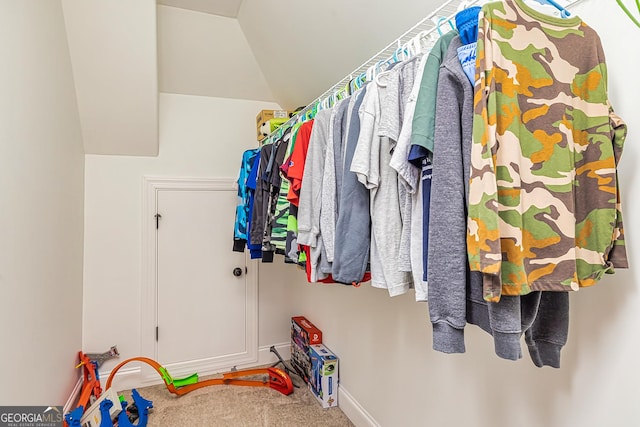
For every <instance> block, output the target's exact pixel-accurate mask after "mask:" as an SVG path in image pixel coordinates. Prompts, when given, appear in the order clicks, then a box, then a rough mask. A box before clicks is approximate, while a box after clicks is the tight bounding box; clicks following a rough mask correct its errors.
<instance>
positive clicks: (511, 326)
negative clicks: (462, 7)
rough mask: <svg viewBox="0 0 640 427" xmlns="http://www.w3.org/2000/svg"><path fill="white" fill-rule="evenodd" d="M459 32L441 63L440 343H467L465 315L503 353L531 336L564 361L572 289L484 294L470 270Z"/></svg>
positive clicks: (547, 359) (467, 143)
mask: <svg viewBox="0 0 640 427" xmlns="http://www.w3.org/2000/svg"><path fill="white" fill-rule="evenodd" d="M461 45H462V44H461V42H460V38H459V37H455V38H454V39H453V40H452V42H451V45H450V46H449V50H448V52H447V55H446V57H445V60H444V62H443V63H442V66H441V68H440V76H439V79H438V98H437V104H436V129H435V139H434V150H433V151H434V152H433V177H432V183H431V206H430V211H429V212H430V214H429V248H428V265H430V266H433V268H429V269H428V283H429V287H428V296H429V315H430V318H431V322H432V324H433V348H434V349H435V350H437V351H442V352H445V353H462V352H464V351H465V345H464V327H465V324H466V322H467V321H468V322H469V323H472V324H476V325H478V326H479V327H481V328H482V329H483V330H485V331H487V332H488V333H490V334H492V335H493V338H494V343H495V351H496V354H497V355H498V356H499V357H502V358H505V359H510V360H516V359H519V358H520V357H522V351H521V349H520V338H521V336H522V333H525V340H526V342H527V345H528V347H529V352H530V355H531V357H532V359H533V361H534V363H535V364H536V366H543V365H550V366H554V367H558V366H559V364H560V349H561V347H562V346H563V345H564V344H565V343H566V338H567V331H568V312H569V300H568V295H567V294H566V293H562V292H551V293H548V292H545V293H541V292H533V293H531V294H529V295H525V296H522V297H520V296H516V297H503V298H502V299H501V300H500V302H499V303H490V304H488V303H487V302H486V301H484V299H483V292H482V287H483V279H484V280H490V278H488V277H487V278H483V276H482V274H481V273H479V272H470V271H469V268H468V260H467V250H466V218H467V203H468V183H469V171H470V164H471V133H472V129H473V87H472V86H471V84H470V82H469V80H468V78H467V77H466V74H465V73H464V70H463V69H462V66H461V65H460V61H459V59H458V54H457V49H458V47H460V46H461Z"/></svg>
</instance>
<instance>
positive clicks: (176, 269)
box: [141, 177, 258, 382]
mask: <svg viewBox="0 0 640 427" xmlns="http://www.w3.org/2000/svg"><path fill="white" fill-rule="evenodd" d="M236 191H237V190H236V183H235V182H234V181H233V180H231V179H199V178H197V179H182V178H175V179H174V178H150V177H145V178H144V195H145V199H146V200H145V205H144V208H143V221H144V223H143V234H144V236H143V239H144V240H143V241H144V242H145V244H146V248H145V250H144V255H143V256H144V258H145V259H144V261H145V273H146V274H145V276H146V277H145V278H144V280H143V289H142V292H143V294H142V325H141V330H142V350H143V354H145V355H148V356H149V357H152V358H154V359H155V360H157V361H158V362H159V363H160V364H162V365H163V366H164V367H166V368H167V370H168V371H169V373H170V374H171V375H172V376H173V377H176V378H179V377H182V376H187V375H190V374H193V373H195V372H197V373H198V374H201V375H204V374H207V373H213V372H219V371H223V370H229V369H230V368H232V367H233V366H236V365H243V364H248V363H254V362H257V359H258V303H257V301H258V298H257V275H256V274H255V272H251V271H249V272H248V273H246V274H245V272H246V265H247V260H246V257H245V254H243V253H238V252H232V251H231V247H232V244H233V242H232V238H233V223H234V216H235V206H236V204H237V193H236ZM156 214H159V215H160V216H159V217H158V218H157V219H156V217H155V216H156ZM235 268H240V269H241V271H242V274H241V276H240V277H236V276H234V274H233V270H234V269H235ZM153 380H156V382H157V375H156V374H155V373H153V374H150V375H149V377H145V378H144V379H143V381H145V382H146V381H153Z"/></svg>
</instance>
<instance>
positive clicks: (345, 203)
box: [332, 83, 371, 285]
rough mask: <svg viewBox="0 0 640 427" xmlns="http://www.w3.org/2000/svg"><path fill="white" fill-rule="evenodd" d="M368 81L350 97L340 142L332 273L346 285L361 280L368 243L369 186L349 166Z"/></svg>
mask: <svg viewBox="0 0 640 427" xmlns="http://www.w3.org/2000/svg"><path fill="white" fill-rule="evenodd" d="M370 84H371V83H368V84H366V85H365V86H364V87H363V88H362V89H361V90H359V91H358V92H357V93H356V94H354V95H352V96H351V97H350V99H349V105H348V107H347V118H346V122H347V127H346V129H345V133H344V134H345V136H346V139H345V141H344V143H343V146H344V155H343V159H342V162H341V163H342V185H341V186H340V190H339V192H338V194H339V201H338V206H339V211H338V218H337V220H336V236H340V239H341V243H340V244H339V245H336V247H335V252H334V258H333V268H332V274H333V277H334V279H335V280H336V282H339V283H344V284H349V285H350V284H356V283H360V282H362V281H365V279H364V275H365V272H366V270H367V264H368V261H369V248H370V245H371V214H370V211H369V208H370V194H369V190H368V189H367V188H366V187H365V186H364V185H362V184H361V183H360V182H359V181H358V177H357V175H356V174H355V173H354V172H352V171H351V170H350V168H351V163H352V161H353V156H354V153H355V150H356V146H357V144H358V136H359V135H360V116H359V114H358V111H359V110H360V106H361V105H362V101H363V99H364V97H365V94H366V92H367V88H368V87H369V85H370Z"/></svg>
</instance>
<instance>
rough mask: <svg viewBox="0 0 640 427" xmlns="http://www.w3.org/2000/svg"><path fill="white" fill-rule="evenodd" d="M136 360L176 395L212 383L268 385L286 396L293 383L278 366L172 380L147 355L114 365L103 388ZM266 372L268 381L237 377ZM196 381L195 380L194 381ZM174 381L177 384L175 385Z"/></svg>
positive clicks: (290, 391)
mask: <svg viewBox="0 0 640 427" xmlns="http://www.w3.org/2000/svg"><path fill="white" fill-rule="evenodd" d="M133 361H138V362H144V363H146V364H147V365H149V366H151V367H152V368H153V369H155V370H156V372H157V373H158V374H160V376H161V377H162V379H163V380H164V383H165V385H166V387H167V390H169V392H171V393H173V394H176V395H178V396H182V395H185V394H187V393H190V392H192V391H194V390H197V389H199V388H202V387H208V386H212V385H223V384H227V385H241V386H250V387H269V388H272V389H274V390H277V391H279V392H280V393H282V394H284V395H286V396H288V395H290V394H291V393H293V383H292V382H291V378H290V377H289V375H288V374H287V373H286V372H285V371H283V370H282V369H279V368H266V369H265V368H258V369H246V370H242V371H234V372H227V373H226V374H223V377H222V378H212V379H209V380H204V381H198V380H197V376H195V375H194V376H192V377H190V378H192V380H191V381H190V380H174V379H173V378H171V376H170V375H169V372H167V370H166V369H165V368H164V367H163V366H162V365H160V364H159V363H158V362H156V361H155V360H153V359H149V358H148V357H132V358H131V359H127V360H125V361H123V362H122V363H120V364H119V365H118V366H116V367H115V368H114V369H113V370H112V371H111V374H110V375H109V379H107V384H106V385H105V390H106V389H109V387H111V381H112V380H113V377H114V375H115V374H116V372H118V370H119V369H120V368H122V367H123V366H124V365H126V364H127V363H129V362H133ZM264 374H267V375H268V376H269V380H268V381H266V380H265V381H255V380H243V379H239V377H246V376H249V375H264ZM194 381H196V382H194ZM176 383H177V384H178V385H176ZM180 383H184V384H185V385H180Z"/></svg>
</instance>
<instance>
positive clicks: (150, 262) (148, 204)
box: [140, 175, 258, 383]
mask: <svg viewBox="0 0 640 427" xmlns="http://www.w3.org/2000/svg"><path fill="white" fill-rule="evenodd" d="M142 178H143V179H142V187H143V188H142V195H143V206H142V219H141V220H142V236H141V237H142V263H141V265H142V272H141V275H142V278H141V279H142V286H141V289H140V303H141V307H140V308H141V311H140V313H141V316H140V340H141V342H140V349H141V353H142V355H144V356H146V357H149V358H152V359H154V360H157V356H158V352H157V343H156V340H155V327H156V324H157V323H156V322H157V306H158V299H157V279H158V277H157V271H158V270H157V267H158V266H157V243H158V241H157V234H156V228H155V227H156V224H155V218H154V215H155V213H156V212H157V206H158V192H159V191H163V190H173V191H232V190H236V189H237V183H236V180H235V179H233V178H200V177H161V176H146V175H145V176H143V177H142ZM231 226H232V224H229V227H231ZM229 235H231V233H229ZM231 244H232V242H231V241H229V248H230V249H229V250H231V246H232V245H231ZM245 265H246V266H247V267H248V272H247V274H246V276H245V280H246V286H247V293H246V300H245V304H246V306H245V313H246V318H245V339H246V342H245V351H244V352H241V353H236V354H233V355H230V356H228V357H227V356H219V357H215V358H211V359H205V360H197V361H186V362H184V363H176V364H171V365H167V366H165V367H167V368H170V373H171V374H172V375H173V376H175V377H180V376H183V375H190V374H192V373H194V372H195V371H197V372H198V374H200V375H207V374H210V373H215V372H220V371H222V370H228V369H229V368H230V367H232V366H235V365H247V364H251V363H257V361H258V274H257V268H251V267H252V264H251V263H250V262H249V260H248V259H247V256H246V255H245ZM158 362H159V363H162V361H158ZM156 377H157V375H155V373H149V374H148V376H146V377H143V378H142V381H143V383H149V382H155V381H154V380H157V378H156Z"/></svg>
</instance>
